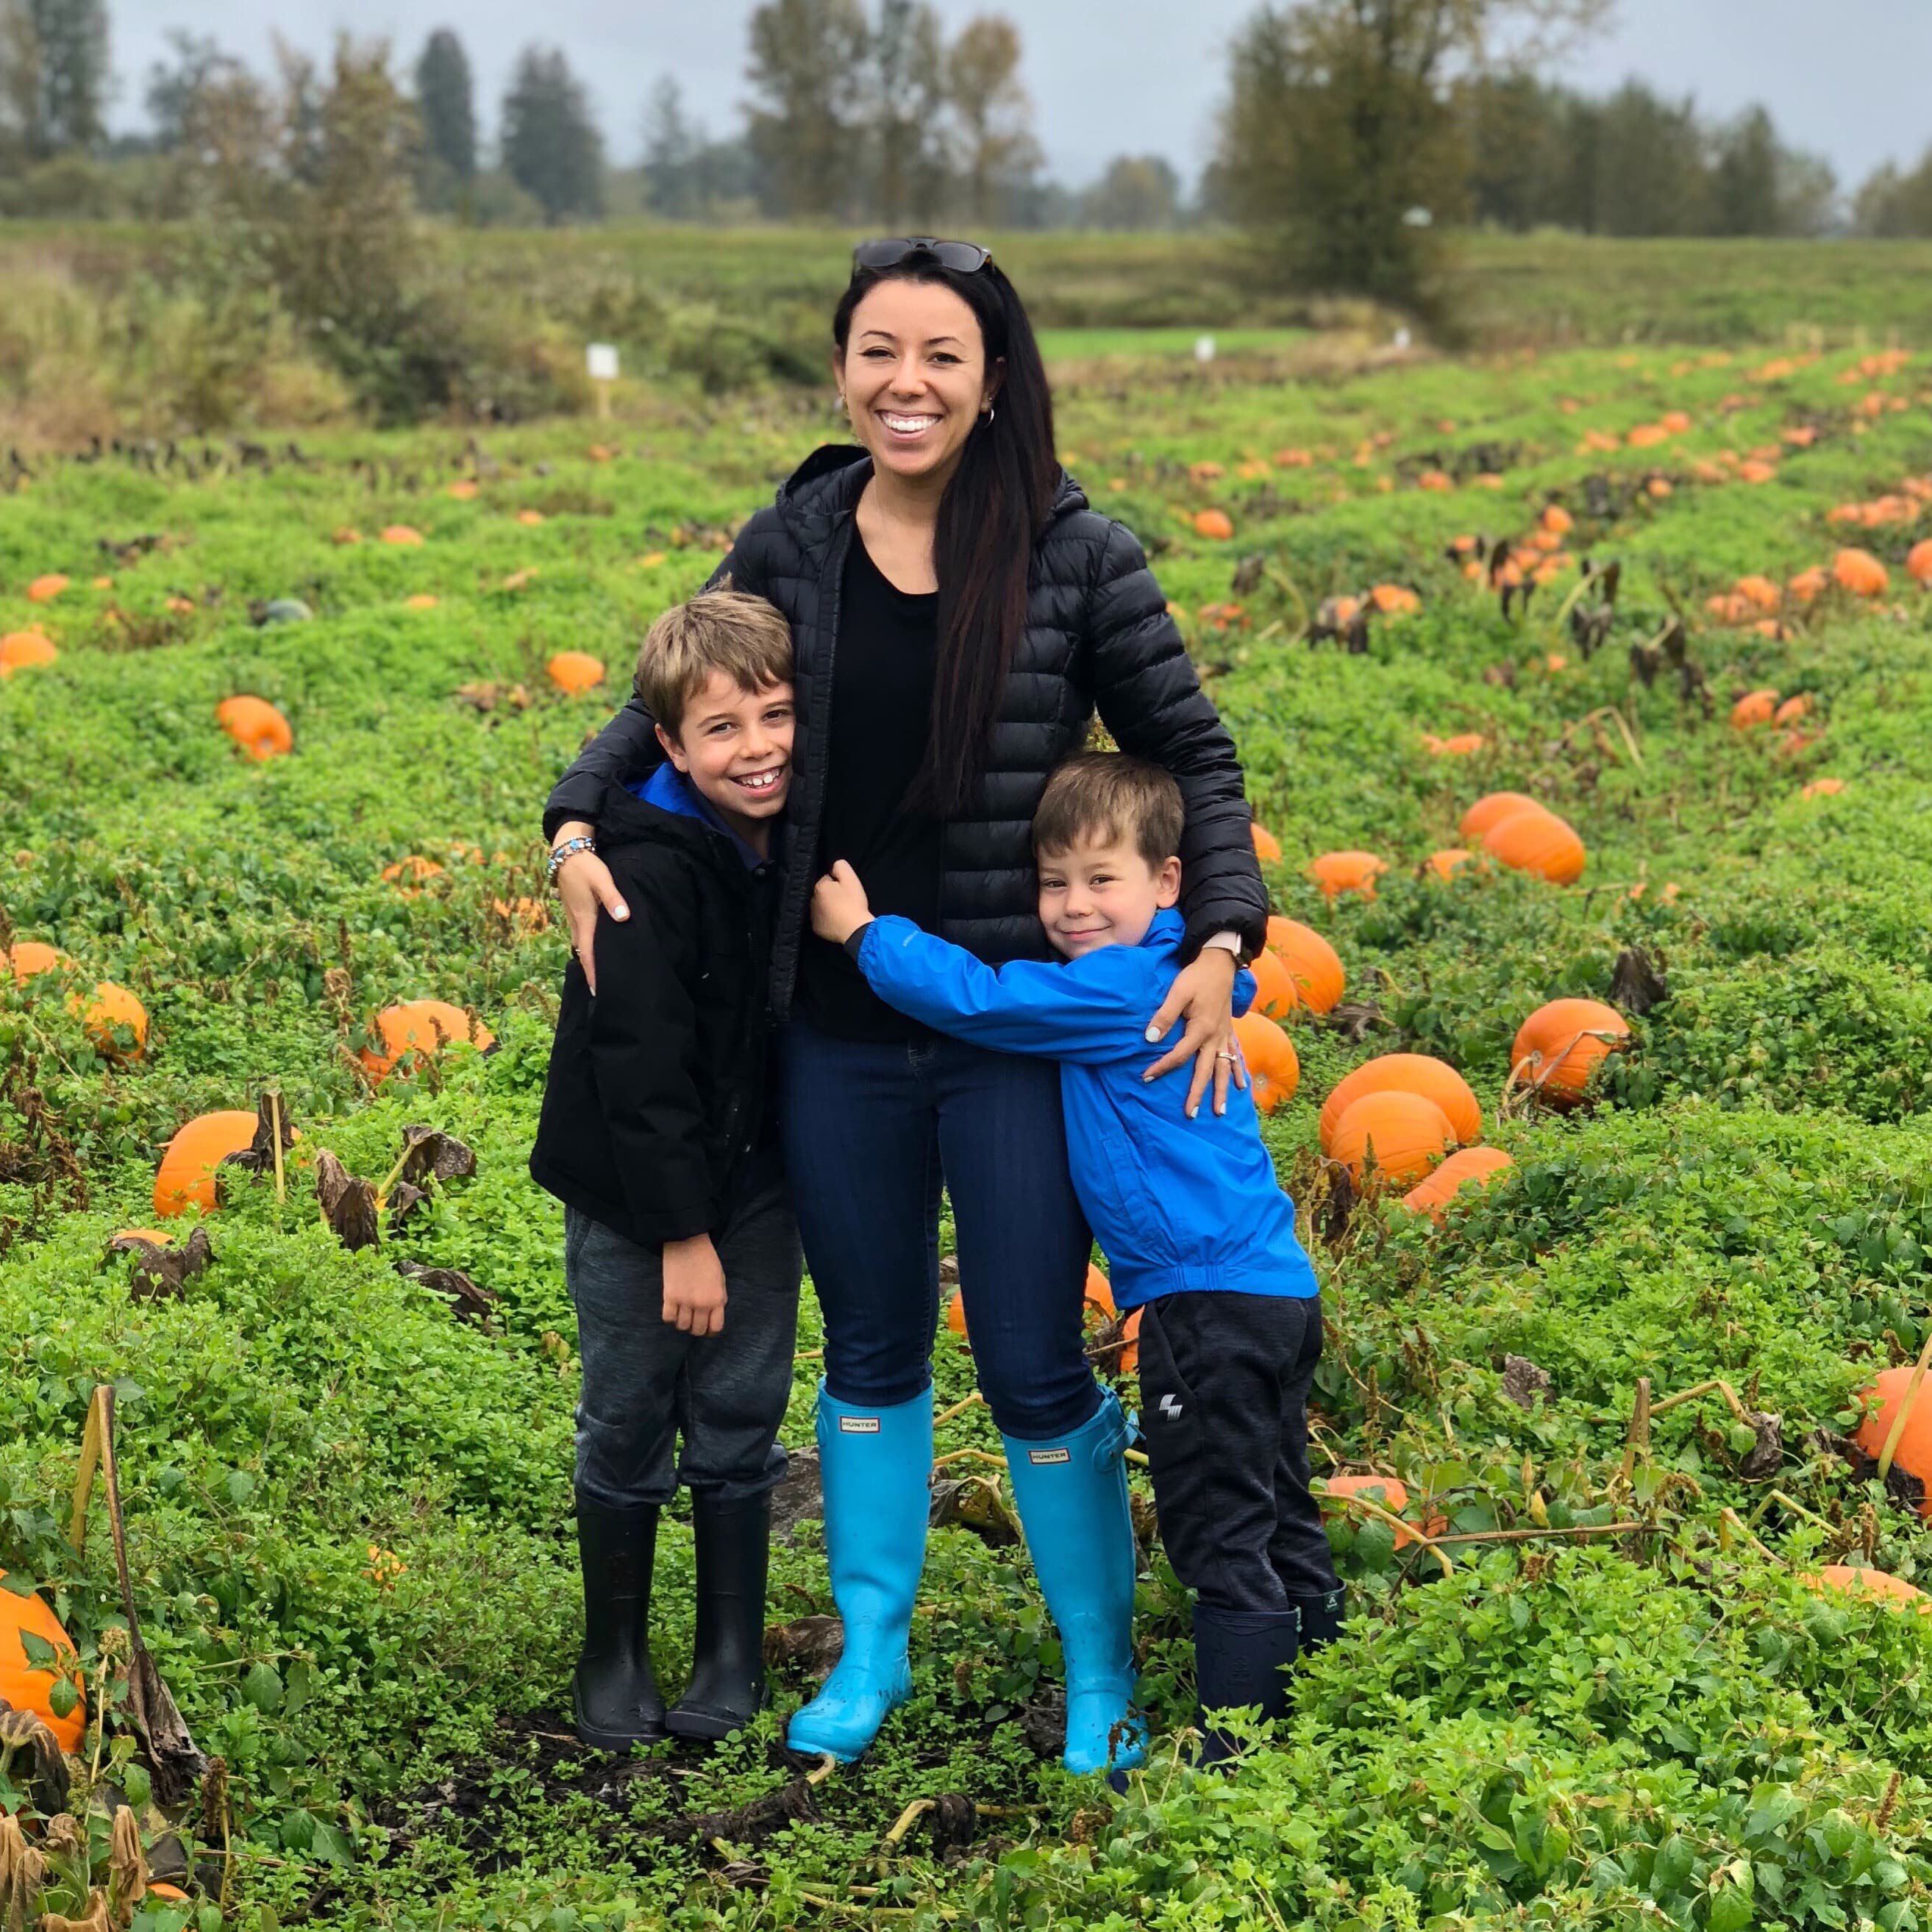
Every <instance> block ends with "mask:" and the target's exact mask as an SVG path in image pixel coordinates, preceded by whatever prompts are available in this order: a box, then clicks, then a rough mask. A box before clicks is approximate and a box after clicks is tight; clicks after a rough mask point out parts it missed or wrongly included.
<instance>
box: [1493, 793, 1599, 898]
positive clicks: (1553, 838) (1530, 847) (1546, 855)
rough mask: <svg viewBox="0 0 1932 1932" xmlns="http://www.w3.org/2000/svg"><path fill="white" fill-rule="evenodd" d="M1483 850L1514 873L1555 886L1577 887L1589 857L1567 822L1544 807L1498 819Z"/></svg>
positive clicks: (1574, 828)
mask: <svg viewBox="0 0 1932 1932" xmlns="http://www.w3.org/2000/svg"><path fill="white" fill-rule="evenodd" d="M1483 850H1484V851H1486V852H1487V853H1489V854H1490V856H1491V857H1492V858H1493V859H1496V860H1497V861H1498V862H1500V863H1501V864H1502V865H1508V867H1509V868H1511V870H1512V871H1518V872H1534V873H1535V874H1537V875H1538V877H1540V878H1545V879H1547V880H1549V881H1550V883H1551V884H1552V885H1556V886H1568V885H1574V883H1576V881H1577V880H1579V879H1580V878H1581V877H1583V867H1584V865H1585V864H1586V862H1587V861H1588V859H1589V853H1588V852H1586V850H1585V849H1584V845H1583V840H1582V838H1580V837H1579V836H1578V835H1577V829H1576V827H1575V826H1573V825H1572V824H1571V823H1570V822H1569V821H1568V820H1567V819H1562V818H1559V817H1557V816H1556V813H1554V812H1553V811H1544V809H1543V808H1542V807H1541V805H1538V806H1537V807H1536V808H1535V809H1534V810H1532V811H1518V812H1514V813H1513V814H1511V816H1510V817H1508V818H1502V819H1499V820H1497V821H1496V823H1495V824H1493V826H1490V829H1489V830H1488V831H1487V832H1484V835H1483Z"/></svg>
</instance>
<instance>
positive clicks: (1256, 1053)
mask: <svg viewBox="0 0 1932 1932" xmlns="http://www.w3.org/2000/svg"><path fill="white" fill-rule="evenodd" d="M1235 1039H1236V1040H1238V1041H1239V1042H1240V1043H1241V1058H1242V1060H1243V1061H1244V1062H1245V1063H1246V1064H1247V1070H1248V1088H1249V1091H1250V1092H1251V1093H1252V1094H1253V1095H1254V1097H1255V1106H1256V1108H1257V1109H1259V1111H1260V1112H1262V1113H1264V1114H1271V1113H1273V1112H1274V1110H1275V1109H1276V1108H1277V1107H1279V1106H1281V1105H1282V1104H1283V1102H1284V1101H1288V1100H1293V1099H1294V1098H1295V1089H1296V1088H1298V1087H1299V1086H1300V1085H1301V1058H1300V1056H1299V1055H1298V1054H1297V1053H1296V1052H1295V1043H1294V1041H1293V1040H1290V1039H1289V1037H1288V1035H1287V1034H1286V1033H1285V1032H1284V1031H1283V1030H1282V1028H1280V1026H1278V1025H1277V1024H1276V1023H1275V1022H1274V1021H1273V1020H1271V1019H1269V1018H1268V1016H1267V1015H1266V1014H1265V1013H1244V1014H1243V1015H1242V1016H1241V1018H1240V1019H1238V1020H1237V1021H1236V1022H1235Z"/></svg>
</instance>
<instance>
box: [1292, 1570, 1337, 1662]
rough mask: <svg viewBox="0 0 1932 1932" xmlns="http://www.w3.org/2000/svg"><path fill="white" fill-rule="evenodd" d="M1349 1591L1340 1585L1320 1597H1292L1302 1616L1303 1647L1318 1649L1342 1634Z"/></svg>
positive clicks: (1305, 1648)
mask: <svg viewBox="0 0 1932 1932" xmlns="http://www.w3.org/2000/svg"><path fill="white" fill-rule="evenodd" d="M1348 1598H1349V1593H1348V1592H1347V1591H1346V1589H1344V1588H1343V1586H1342V1585H1340V1583H1338V1584H1337V1585H1336V1586H1335V1587H1334V1589H1332V1590H1328V1591H1325V1592H1323V1593H1322V1595H1320V1596H1319V1597H1291V1598H1289V1600H1288V1601H1289V1602H1290V1603H1291V1604H1293V1605H1294V1606H1295V1610H1297V1612H1298V1613H1299V1614H1300V1616H1301V1647H1302V1649H1304V1650H1316V1649H1320V1647H1321V1646H1322V1645H1323V1644H1325V1643H1334V1641H1335V1640H1336V1639H1337V1637H1340V1635H1341V1634H1342V1619H1343V1618H1344V1617H1346V1616H1347V1615H1348V1614H1349V1604H1348Z"/></svg>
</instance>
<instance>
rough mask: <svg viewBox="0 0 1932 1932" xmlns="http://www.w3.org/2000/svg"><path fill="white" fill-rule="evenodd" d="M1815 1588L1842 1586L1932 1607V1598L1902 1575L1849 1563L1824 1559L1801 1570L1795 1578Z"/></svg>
mask: <svg viewBox="0 0 1932 1932" xmlns="http://www.w3.org/2000/svg"><path fill="white" fill-rule="evenodd" d="M1799 1582H1800V1583H1803V1584H1805V1585H1806V1586H1808V1588H1810V1589H1814V1590H1819V1591H1823V1590H1826V1589H1833V1590H1843V1591H1845V1592H1848V1593H1849V1595H1852V1596H1855V1597H1857V1596H1865V1597H1882V1598H1886V1599H1887V1600H1888V1601H1891V1602H1893V1603H1899V1604H1910V1605H1912V1607H1913V1608H1914V1609H1915V1610H1918V1611H1919V1612H1920V1613H1924V1612H1926V1611H1932V1598H1928V1597H1927V1595H1926V1594H1925V1592H1924V1591H1923V1590H1921V1589H1919V1588H1918V1586H1916V1585H1915V1584H1912V1583H1907V1582H1906V1580H1905V1579H1904V1578H1903V1577H1894V1575H1893V1574H1891V1571H1888V1570H1867V1569H1865V1568H1862V1567H1861V1566H1858V1565H1852V1564H1849V1563H1827V1564H1825V1565H1823V1566H1822V1567H1821V1568H1818V1569H1816V1570H1810V1571H1806V1572H1805V1574H1803V1575H1802V1576H1801V1577H1799Z"/></svg>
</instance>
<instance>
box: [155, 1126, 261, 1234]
mask: <svg viewBox="0 0 1932 1932" xmlns="http://www.w3.org/2000/svg"><path fill="white" fill-rule="evenodd" d="M255 1127H256V1117H255V1116H254V1115H253V1114H251V1113H247V1112H244V1111H243V1110H242V1109H241V1108H239V1107H227V1108H224V1109H222V1110H221V1111H220V1112H218V1113H213V1114H199V1115H196V1117H195V1118H194V1119H193V1120H191V1121H188V1122H187V1124H185V1125H184V1126H182V1127H178V1128H177V1129H176V1130H175V1136H174V1139H172V1140H171V1141H169V1143H168V1145H167V1148H166V1151H164V1152H163V1154H162V1156H161V1166H160V1172H159V1173H157V1175H155V1176H154V1212H155V1213H156V1214H159V1215H160V1216H161V1217H163V1218H164V1219H165V1218H166V1217H167V1216H169V1215H170V1214H185V1213H186V1212H187V1209H188V1207H189V1205H190V1203H191V1202H193V1203H199V1206H200V1208H201V1211H202V1213H203V1214H212V1213H213V1212H214V1170H215V1169H216V1168H217V1167H218V1166H220V1164H221V1163H222V1162H223V1160H226V1158H227V1157H228V1156H229V1155H230V1154H239V1153H240V1152H241V1151H242V1149H243V1148H245V1147H247V1146H248V1145H249V1144H250V1142H252V1141H253V1140H254V1138H255Z"/></svg>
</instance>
